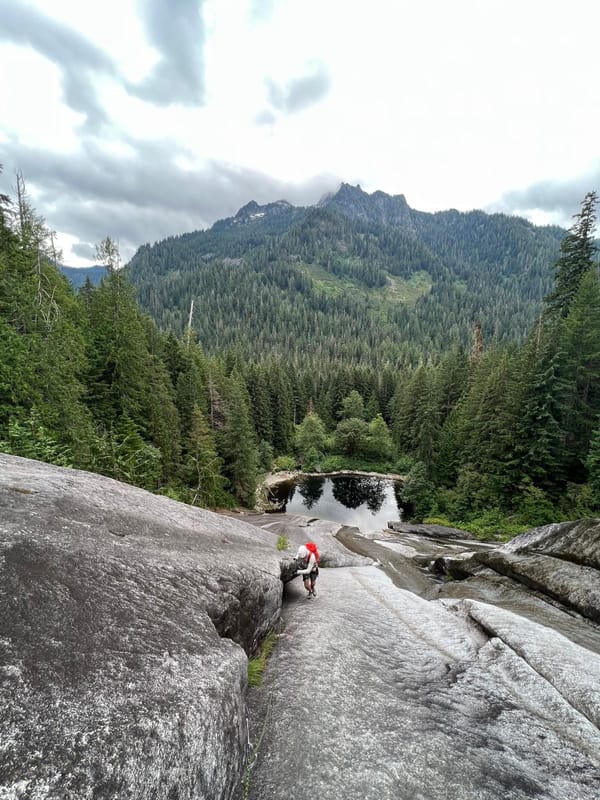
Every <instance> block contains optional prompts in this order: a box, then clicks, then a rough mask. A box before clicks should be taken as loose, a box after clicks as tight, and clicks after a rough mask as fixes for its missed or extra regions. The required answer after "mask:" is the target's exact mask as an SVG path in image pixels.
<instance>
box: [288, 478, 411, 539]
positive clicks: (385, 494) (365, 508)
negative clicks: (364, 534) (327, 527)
mask: <svg viewBox="0 0 600 800" xmlns="http://www.w3.org/2000/svg"><path fill="white" fill-rule="evenodd" d="M396 491H397V486H396V484H395V483H394V481H390V480H382V479H380V478H372V477H366V476H362V475H343V476H335V477H333V478H320V477H313V478H305V479H304V480H303V481H302V482H301V483H299V484H296V485H291V486H285V487H282V488H281V490H280V492H279V493H278V494H277V495H276V496H277V499H278V500H280V501H284V502H285V508H284V509H282V511H285V512H286V513H288V514H306V515H310V516H314V517H319V519H329V520H333V521H334V522H341V523H343V524H344V525H354V526H355V527H357V528H360V529H361V530H364V531H370V530H378V529H380V528H386V527H387V523H388V522H390V521H392V520H398V519H400V512H399V511H398V509H399V499H398V497H397V495H396Z"/></svg>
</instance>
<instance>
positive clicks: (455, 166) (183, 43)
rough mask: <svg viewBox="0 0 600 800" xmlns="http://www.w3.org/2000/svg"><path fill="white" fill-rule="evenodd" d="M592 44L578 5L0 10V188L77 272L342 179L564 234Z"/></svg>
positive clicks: (562, 0) (232, 2) (57, 1)
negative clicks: (519, 218)
mask: <svg viewBox="0 0 600 800" xmlns="http://www.w3.org/2000/svg"><path fill="white" fill-rule="evenodd" d="M599 29H600V3H598V2H597V0H498V1H496V0H410V2H405V0H369V1H368V2H362V1H361V0H101V1H100V0H85V2H83V1H82V0H30V1H29V2H25V0H0V76H2V77H1V79H0V108H1V109H2V113H1V117H0V163H2V164H3V165H4V173H3V175H2V176H0V189H4V191H7V190H10V189H11V187H12V186H14V183H15V180H14V175H15V170H17V169H18V170H21V171H22V172H23V174H24V177H25V180H26V183H27V187H28V190H29V192H30V194H31V197H32V200H33V203H34V205H35V207H36V208H37V210H38V212H40V213H41V214H42V215H43V216H44V217H45V218H46V220H47V222H48V224H49V225H50V227H52V228H54V229H56V231H57V232H58V233H59V241H60V244H61V245H62V247H63V251H64V261H65V263H68V264H72V265H76V266H80V265H84V264H87V263H91V261H89V259H91V258H93V251H94V244H95V243H96V242H98V241H99V240H100V239H102V238H103V237H104V236H106V235H110V236H111V237H113V238H114V239H116V240H118V242H119V244H120V248H121V252H122V254H123V256H124V258H125V260H127V259H128V258H129V257H130V256H131V255H132V254H133V252H134V251H135V249H136V247H137V246H138V245H140V244H143V243H144V242H154V241H156V240H157V239H161V238H164V237H165V236H168V235H170V234H177V233H182V232H184V231H189V230H195V229H198V228H203V227H206V226H208V225H211V224H212V223H213V222H214V221H215V220H216V219H219V218H222V217H225V216H229V215H231V214H234V213H235V212H236V211H237V209H238V208H239V207H240V206H242V205H244V204H245V203H247V202H248V201H249V200H257V201H258V202H260V203H264V202H270V201H274V200H278V199H281V198H283V199H286V200H289V201H290V202H292V203H295V204H308V203H314V202H316V201H317V200H318V199H319V198H320V197H321V196H322V195H323V194H324V193H325V192H327V191H331V190H335V189H336V188H337V186H338V185H339V183H340V181H346V182H349V183H353V184H354V183H360V185H361V186H362V188H363V189H365V190H366V191H369V192H372V191H375V190H377V189H381V190H383V191H385V192H388V193H390V194H404V195H405V196H406V199H407V201H408V203H409V205H410V206H412V207H413V208H417V209H421V210H424V211H435V210H441V209H446V208H458V209H461V210H469V209H472V208H484V209H485V210H488V211H491V210H502V211H505V212H507V213H518V214H521V215H523V216H526V217H528V218H529V219H531V220H532V221H534V222H537V223H547V222H558V223H559V224H563V225H565V226H568V225H570V223H571V216H572V215H573V214H574V213H575V212H576V211H577V210H578V208H579V204H580V201H581V200H582V198H583V196H584V195H585V193H586V192H587V191H590V190H591V189H596V190H600V135H599V131H600V102H598V93H599V89H598V87H599V86H600V80H599V78H600V59H599V57H598V30H599Z"/></svg>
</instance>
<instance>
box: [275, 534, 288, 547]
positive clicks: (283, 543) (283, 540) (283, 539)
mask: <svg viewBox="0 0 600 800" xmlns="http://www.w3.org/2000/svg"><path fill="white" fill-rule="evenodd" d="M289 544H290V540H289V539H288V537H287V536H286V535H285V533H282V534H281V536H279V537H278V539H277V549H278V550H287V549H288V546H289Z"/></svg>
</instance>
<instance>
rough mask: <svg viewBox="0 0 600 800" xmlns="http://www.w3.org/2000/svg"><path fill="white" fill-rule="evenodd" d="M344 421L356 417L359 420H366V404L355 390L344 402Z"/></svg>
mask: <svg viewBox="0 0 600 800" xmlns="http://www.w3.org/2000/svg"><path fill="white" fill-rule="evenodd" d="M341 416H342V419H350V418H351V417H356V418H357V419H364V418H365V404H364V400H363V399H362V397H361V395H360V394H359V393H358V392H357V391H356V389H353V390H352V391H351V392H350V394H349V395H348V397H344V399H343V400H342V414H341Z"/></svg>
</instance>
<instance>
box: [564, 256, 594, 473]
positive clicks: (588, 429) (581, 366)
mask: <svg viewBox="0 0 600 800" xmlns="http://www.w3.org/2000/svg"><path fill="white" fill-rule="evenodd" d="M561 346H562V353H561V355H562V377H563V380H564V381H565V384H566V392H565V395H564V407H563V409H562V411H563V420H562V428H563V430H564V432H565V434H566V446H567V449H568V452H569V455H570V458H571V467H570V473H571V474H570V475H569V478H570V480H582V479H583V478H584V472H583V462H584V461H585V457H586V454H587V451H588V448H589V443H590V439H591V435H592V431H593V430H594V428H595V426H596V422H597V419H598V416H599V414H600V281H599V280H598V275H597V272H596V270H589V271H588V272H586V273H585V274H584V275H583V277H582V278H581V280H580V284H579V287H578V289H577V291H576V292H575V295H574V297H573V300H572V302H571V304H570V307H569V311H568V314H567V315H566V317H565V318H564V320H563V323H562V338H561Z"/></svg>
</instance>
